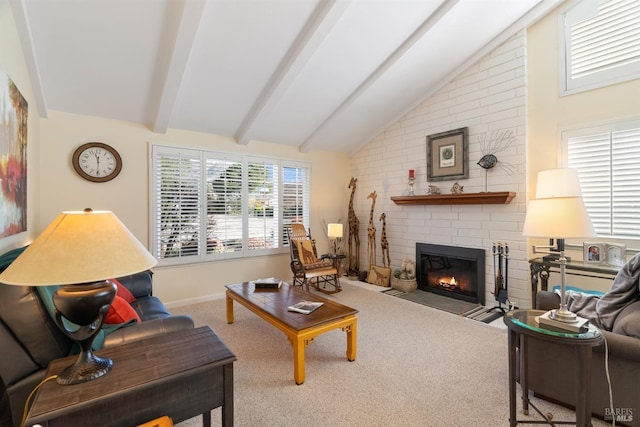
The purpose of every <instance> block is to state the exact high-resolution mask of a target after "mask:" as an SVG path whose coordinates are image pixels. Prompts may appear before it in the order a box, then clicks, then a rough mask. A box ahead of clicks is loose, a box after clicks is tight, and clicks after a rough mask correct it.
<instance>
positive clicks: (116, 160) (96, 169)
mask: <svg viewBox="0 0 640 427" xmlns="http://www.w3.org/2000/svg"><path fill="white" fill-rule="evenodd" d="M73 168H74V169H75V170H76V172H78V175H80V176H81V177H83V178H84V179H87V180H89V181H92V182H106V181H110V180H112V179H113V178H115V177H116V176H118V174H119V173H120V170H121V169H122V159H121V158H120V154H118V152H117V151H116V150H115V149H114V148H113V147H111V146H109V145H107V144H103V143H101V142H88V143H86V144H83V145H81V146H80V147H78V148H77V149H76V151H75V152H74V153H73Z"/></svg>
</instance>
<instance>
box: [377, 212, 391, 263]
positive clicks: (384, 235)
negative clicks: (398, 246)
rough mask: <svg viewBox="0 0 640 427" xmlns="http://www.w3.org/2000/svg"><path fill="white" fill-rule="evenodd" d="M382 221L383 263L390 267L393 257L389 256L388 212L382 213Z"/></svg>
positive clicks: (381, 243)
mask: <svg viewBox="0 0 640 427" xmlns="http://www.w3.org/2000/svg"><path fill="white" fill-rule="evenodd" d="M380 221H382V233H381V234H380V247H381V248H382V265H384V266H385V267H387V268H389V266H390V265H391V258H390V257H389V241H388V240H387V214H385V213H384V212H382V215H380Z"/></svg>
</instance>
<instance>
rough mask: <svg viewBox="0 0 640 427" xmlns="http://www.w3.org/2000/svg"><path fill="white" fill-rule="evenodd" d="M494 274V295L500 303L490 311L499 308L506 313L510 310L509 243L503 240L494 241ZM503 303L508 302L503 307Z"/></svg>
mask: <svg viewBox="0 0 640 427" xmlns="http://www.w3.org/2000/svg"><path fill="white" fill-rule="evenodd" d="M492 249H493V275H494V283H495V287H494V292H493V296H494V297H495V299H496V301H498V305H497V306H496V307H493V308H492V309H491V310H489V311H493V310H499V311H501V312H502V313H506V312H507V311H508V310H509V295H508V293H507V289H508V288H509V245H508V244H507V243H503V242H493V248H492ZM502 304H507V306H506V307H503V306H502Z"/></svg>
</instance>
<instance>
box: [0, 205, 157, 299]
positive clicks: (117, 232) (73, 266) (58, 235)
mask: <svg viewBox="0 0 640 427" xmlns="http://www.w3.org/2000/svg"><path fill="white" fill-rule="evenodd" d="M156 263H157V261H156V259H155V258H154V257H153V256H152V255H151V254H150V253H149V252H148V251H147V249H146V248H145V247H144V246H143V245H142V244H141V243H140V242H139V241H138V240H137V239H136V237H135V236H134V235H133V234H132V233H131V232H130V231H129V230H128V229H127V227H125V226H124V224H122V222H120V220H119V219H118V218H117V217H116V216H115V215H114V214H113V213H112V212H108V211H90V210H88V211H84V212H63V213H61V214H60V215H58V217H57V218H56V219H55V220H54V221H53V222H52V223H51V224H49V226H48V227H47V228H46V229H45V230H44V231H43V232H42V234H40V235H39V236H38V237H37V238H36V240H34V241H33V243H31V245H29V247H28V248H27V249H26V250H25V251H24V252H23V253H22V254H21V255H20V256H19V257H18V258H17V259H16V260H15V261H13V262H12V263H11V265H9V267H7V269H6V270H5V271H4V272H3V273H2V274H0V283H4V284H7V285H21V286H48V285H70V284H81V283H90V282H97V281H101V280H105V279H111V278H115V277H122V276H127V275H129V274H134V273H139V272H141V271H144V270H147V269H149V268H151V267H153V266H154V265H155V264H156Z"/></svg>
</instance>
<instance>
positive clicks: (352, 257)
mask: <svg viewBox="0 0 640 427" xmlns="http://www.w3.org/2000/svg"><path fill="white" fill-rule="evenodd" d="M357 182H358V178H351V181H350V182H349V188H350V189H351V198H350V199H349V236H348V239H349V269H348V270H347V273H348V274H349V276H359V275H360V234H359V232H360V221H359V220H358V217H357V216H356V211H355V210H354V209H353V197H354V196H355V194H356V183H357ZM353 246H355V251H354V248H353Z"/></svg>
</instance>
